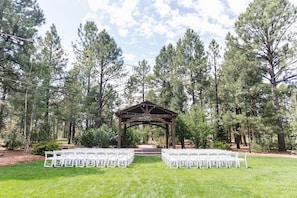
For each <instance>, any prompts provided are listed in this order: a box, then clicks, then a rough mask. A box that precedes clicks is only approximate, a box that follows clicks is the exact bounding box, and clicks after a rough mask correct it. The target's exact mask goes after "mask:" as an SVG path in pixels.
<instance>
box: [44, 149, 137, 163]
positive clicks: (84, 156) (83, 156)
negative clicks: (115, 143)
mask: <svg viewBox="0 0 297 198" xmlns="http://www.w3.org/2000/svg"><path fill="white" fill-rule="evenodd" d="M133 160H134V149H110V148H75V149H63V150H55V151H45V159H44V167H98V168H114V167H120V168H126V167H128V166H129V165H130V164H131V163H132V162H133Z"/></svg>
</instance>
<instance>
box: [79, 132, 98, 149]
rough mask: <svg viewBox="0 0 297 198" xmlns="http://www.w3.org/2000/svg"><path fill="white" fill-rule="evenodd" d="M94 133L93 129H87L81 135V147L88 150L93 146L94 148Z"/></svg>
mask: <svg viewBox="0 0 297 198" xmlns="http://www.w3.org/2000/svg"><path fill="white" fill-rule="evenodd" d="M94 131H95V130H94V129H89V130H87V131H86V132H84V133H83V134H82V136H81V145H83V146H85V147H89V148H92V147H93V146H95V140H94V133H95V132H94Z"/></svg>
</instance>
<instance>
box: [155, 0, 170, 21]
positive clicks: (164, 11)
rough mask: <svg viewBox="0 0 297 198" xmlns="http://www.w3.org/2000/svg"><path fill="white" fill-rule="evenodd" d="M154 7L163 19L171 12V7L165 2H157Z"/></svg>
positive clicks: (159, 0)
mask: <svg viewBox="0 0 297 198" xmlns="http://www.w3.org/2000/svg"><path fill="white" fill-rule="evenodd" d="M153 7H154V8H155V10H156V12H157V13H158V14H159V15H160V16H161V17H162V18H163V17H165V16H167V15H169V14H170V12H171V7H170V6H169V5H168V4H167V3H166V2H164V1H163V0H155V2H154V4H153Z"/></svg>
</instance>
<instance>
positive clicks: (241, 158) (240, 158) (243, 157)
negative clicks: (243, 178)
mask: <svg viewBox="0 0 297 198" xmlns="http://www.w3.org/2000/svg"><path fill="white" fill-rule="evenodd" d="M241 163H243V164H244V167H245V168H247V167H248V163H247V153H238V167H240V164H241Z"/></svg>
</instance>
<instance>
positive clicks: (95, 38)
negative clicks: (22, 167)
mask: <svg viewBox="0 0 297 198" xmlns="http://www.w3.org/2000/svg"><path fill="white" fill-rule="evenodd" d="M0 5H1V6H0V27H1V32H0V51H1V53H0V98H1V103H0V135H1V139H2V140H3V142H4V145H5V146H7V147H8V148H9V149H15V148H18V147H20V146H23V147H24V150H25V151H28V150H29V149H30V146H32V145H33V144H35V143H39V142H42V141H57V140H60V139H67V142H68V143H69V144H70V143H75V144H82V145H85V146H89V147H92V146H99V147H110V146H114V145H117V143H116V141H117V119H116V117H115V112H117V111H119V110H121V109H123V108H125V107H128V106H131V105H134V104H137V103H139V102H141V101H145V100H149V101H151V102H153V103H156V104H158V105H160V106H162V107H164V108H168V109H170V110H172V111H175V112H177V113H178V114H179V116H178V120H177V124H176V125H177V126H176V129H177V131H176V132H177V141H178V143H180V144H182V145H184V140H185V139H186V140H189V141H191V142H192V144H193V146H194V147H196V148H207V147H209V146H210V145H216V146H218V147H228V145H229V143H231V142H232V141H234V142H235V143H236V145H237V147H238V148H240V146H241V144H244V145H247V144H249V146H250V148H251V149H252V150H254V151H267V150H271V149H277V150H279V151H286V150H287V149H290V150H291V149H292V150H294V149H295V147H296V135H297V133H296V126H297V125H296V116H297V110H296V85H295V80H296V75H297V70H296V47H297V42H296V39H297V37H296V32H297V31H296V20H297V8H296V7H295V6H294V5H293V4H292V3H290V2H289V1H287V0H284V1H278V0H254V1H253V2H251V3H250V4H249V6H248V7H247V9H246V10H245V12H243V13H242V14H240V15H239V17H238V19H237V20H236V22H235V24H234V25H235V32H234V33H228V34H227V35H226V48H225V49H222V48H221V47H220V46H219V44H218V43H217V42H216V40H214V39H213V40H211V42H210V43H209V44H207V45H205V44H204V43H203V41H202V40H201V38H200V36H199V34H198V33H196V32H195V31H194V30H192V29H187V30H186V31H185V34H184V36H183V37H182V38H180V39H179V40H178V42H177V43H171V44H168V45H164V46H163V47H162V48H161V49H160V52H159V54H158V55H157V56H156V58H155V63H154V65H153V66H150V65H149V64H148V62H147V60H145V59H143V60H139V64H138V65H137V66H133V73H132V75H128V73H127V68H125V64H124V58H123V51H122V49H121V47H120V46H118V45H117V42H116V41H115V40H114V38H113V37H112V36H111V35H110V34H109V33H108V31H106V30H103V31H99V30H98V27H97V25H96V23H95V22H93V21H87V22H86V23H84V24H78V32H77V34H78V37H77V40H75V41H73V46H72V47H73V52H74V54H75V60H74V61H73V65H72V67H71V68H67V67H66V66H67V63H68V61H69V60H68V58H69V57H68V55H67V51H66V50H65V49H64V48H63V47H62V45H61V39H60V37H59V34H58V32H57V29H56V27H55V25H54V24H52V26H51V27H50V29H49V30H48V31H47V32H46V33H45V35H38V27H39V26H40V25H42V24H43V23H44V21H45V16H44V14H43V11H42V10H41V8H40V7H39V5H38V4H37V3H36V1H34V0H22V1H16V0H0ZM222 50H224V52H223V57H221V54H222V53H221V52H222ZM221 59H222V61H221ZM119 88H120V89H119ZM119 90H120V91H119ZM164 135H165V134H164V131H163V130H162V128H156V127H154V126H150V125H147V126H141V127H139V128H136V127H135V128H130V129H129V130H128V142H127V143H128V145H129V146H131V147H133V146H135V145H136V144H139V143H147V142H148V140H149V139H154V140H155V142H156V144H157V145H158V146H162V145H164V141H165V140H164Z"/></svg>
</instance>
